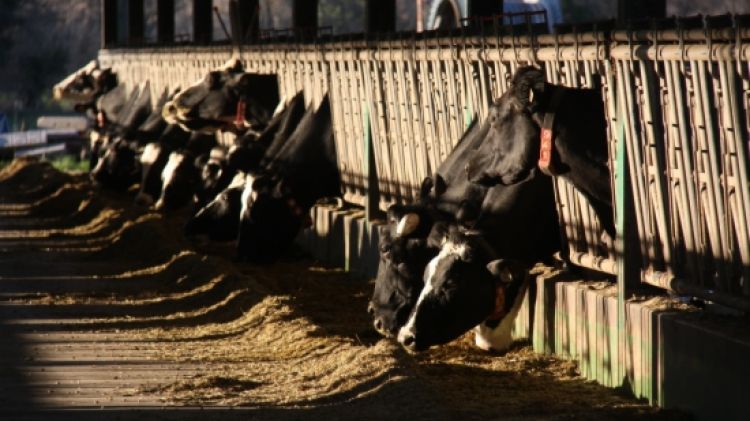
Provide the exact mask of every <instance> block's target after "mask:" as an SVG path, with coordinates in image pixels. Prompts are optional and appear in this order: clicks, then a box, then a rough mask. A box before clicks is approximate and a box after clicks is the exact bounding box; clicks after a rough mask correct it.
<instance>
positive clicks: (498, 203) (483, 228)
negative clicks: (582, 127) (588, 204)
mask: <svg viewBox="0 0 750 421" xmlns="http://www.w3.org/2000/svg"><path fill="white" fill-rule="evenodd" d="M557 221H558V218H557V214H556V210H555V203H554V194H553V190H552V183H551V179H550V178H549V177H544V176H543V175H541V174H540V173H539V171H536V170H535V171H534V174H533V175H532V177H530V178H528V179H527V180H524V181H522V182H520V183H517V184H514V185H511V186H503V185H497V186H494V187H492V188H490V189H489V191H488V192H487V195H486V196H485V198H484V201H483V203H482V205H481V210H480V217H479V218H478V219H477V221H476V222H475V224H474V225H473V227H472V228H471V229H470V230H467V229H466V228H465V227H463V226H458V225H451V226H453V227H454V228H453V229H451V230H440V227H441V225H436V226H435V227H434V229H433V230H432V231H431V234H430V238H429V240H428V245H429V246H432V247H437V248H439V249H440V251H439V253H438V254H437V256H435V257H434V259H433V260H432V261H430V263H429V264H428V265H427V267H426V268H425V271H424V277H423V280H424V285H423V289H422V291H421V292H420V295H419V297H418V299H417V302H416V304H415V305H414V308H413V309H412V312H411V314H410V316H409V320H408V321H407V323H406V325H404V326H403V327H402V328H401V329H400V330H399V333H398V339H399V342H401V343H402V344H403V345H404V346H405V347H407V348H408V349H410V350H414V351H418V350H423V349H426V348H428V347H430V346H432V345H438V344H442V343H445V342H447V341H449V340H452V339H455V338H456V337H458V336H459V335H460V334H463V333H464V332H466V331H467V330H469V329H470V328H472V327H474V326H476V325H477V324H479V323H480V322H481V321H482V320H485V319H490V318H491V315H492V312H491V311H487V310H488V308H489V307H488V306H482V305H481V302H492V301H493V300H495V299H496V294H495V293H492V291H496V290H498V289H499V287H500V286H501V285H499V284H498V285H495V287H496V288H495V290H491V291H490V293H489V295H487V294H488V293H487V291H488V289H487V283H486V282H484V281H482V282H479V281H477V279H480V278H484V279H494V278H491V277H489V275H488V274H487V273H486V272H487V270H488V268H487V265H488V264H489V263H490V262H492V261H493V260H498V259H501V260H504V261H511V262H514V268H519V267H522V268H528V267H530V266H531V265H532V264H533V263H534V262H538V261H544V260H548V259H549V258H550V257H551V256H552V254H554V253H555V252H556V251H558V250H559V246H560V243H559V226H558V222H557ZM468 233H470V234H468ZM506 295H507V294H506ZM480 296H481V297H482V298H481V300H478V301H476V300H475V301H474V302H472V300H473V299H474V298H476V297H480ZM467 302H468V303H469V304H468V305H469V306H471V305H472V304H474V305H476V306H475V307H473V308H472V310H471V311H469V312H466V313H462V312H456V310H457V309H458V308H462V306H464V305H467V304H466V303H467ZM513 310H514V311H517V308H515V307H513ZM508 314H509V315H510V316H508V317H512V316H513V315H514V314H515V313H513V312H512V311H511V312H509V313H508ZM480 316H481V317H480ZM501 322H502V323H504V324H503V327H507V325H508V323H512V320H510V321H507V322H506V321H504V319H502V320H501ZM501 336H502V335H501ZM479 342H481V341H479ZM479 342H478V344H480V343H479ZM480 345H481V344H480ZM492 348H493V349H495V350H497V351H502V350H504V349H505V348H504V347H502V346H500V345H493V346H492Z"/></svg>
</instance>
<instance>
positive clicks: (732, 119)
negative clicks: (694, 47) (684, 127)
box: [719, 62, 750, 295]
mask: <svg viewBox="0 0 750 421" xmlns="http://www.w3.org/2000/svg"><path fill="white" fill-rule="evenodd" d="M731 74H733V73H732V70H731V69H730V68H729V66H728V63H726V62H720V63H719V75H720V78H721V79H720V80H721V85H722V87H723V89H722V92H723V93H724V95H723V96H722V108H723V110H724V112H722V122H723V124H722V126H723V127H722V129H723V130H722V133H723V135H724V138H725V139H726V146H725V148H726V155H725V158H724V160H725V168H724V171H729V172H730V175H729V176H728V177H727V181H728V184H729V186H725V188H726V189H727V193H726V194H727V195H728V196H729V197H728V201H729V203H730V204H731V206H732V207H731V211H732V213H731V214H732V216H733V220H734V229H735V230H736V238H737V247H738V248H739V253H740V258H741V260H742V269H741V272H742V276H743V281H744V282H743V285H742V291H743V293H744V294H745V295H750V231H749V230H748V225H749V224H750V179H749V178H748V164H750V162H749V161H748V155H747V154H748V153H750V151H748V146H749V142H748V140H749V139H748V134H747V132H746V131H745V130H743V129H742V123H741V120H740V115H739V114H740V112H741V110H742V107H741V105H740V104H738V101H737V97H738V93H737V90H736V82H735V80H734V78H733V77H730V75H731ZM745 86H747V83H746V82H745ZM745 118H746V119H747V118H750V115H746V116H745ZM726 164H728V165H726Z"/></svg>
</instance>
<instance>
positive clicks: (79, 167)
mask: <svg viewBox="0 0 750 421" xmlns="http://www.w3.org/2000/svg"><path fill="white" fill-rule="evenodd" d="M49 163H50V164H52V166H53V167H55V168H57V169H58V170H60V171H63V172H69V173H76V172H88V171H89V161H88V160H86V159H78V158H77V157H75V156H73V155H62V156H60V157H56V158H52V159H50V160H49Z"/></svg>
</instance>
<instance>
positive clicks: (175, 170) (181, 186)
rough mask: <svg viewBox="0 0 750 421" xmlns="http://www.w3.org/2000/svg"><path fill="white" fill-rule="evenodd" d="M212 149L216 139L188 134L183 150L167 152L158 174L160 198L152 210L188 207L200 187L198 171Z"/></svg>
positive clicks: (199, 173) (205, 134)
mask: <svg viewBox="0 0 750 421" xmlns="http://www.w3.org/2000/svg"><path fill="white" fill-rule="evenodd" d="M214 147H216V135H215V134H213V133H212V134H208V133H202V132H192V133H191V134H190V137H189V139H188V142H187V144H186V145H185V146H183V147H182V148H180V149H177V150H174V151H172V152H170V154H169V158H168V159H167V163H166V164H165V165H164V169H163V170H162V172H161V181H162V183H161V194H160V196H159V199H158V200H157V201H156V204H155V205H154V208H155V209H156V210H176V209H179V208H182V207H184V206H187V205H189V204H190V203H192V201H193V198H194V196H195V194H196V192H197V191H198V190H199V188H200V184H201V169H202V168H203V166H204V165H205V164H206V162H207V160H208V157H209V154H210V152H211V150H212V149H213V148H214Z"/></svg>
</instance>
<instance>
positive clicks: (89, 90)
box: [52, 60, 117, 111]
mask: <svg viewBox="0 0 750 421" xmlns="http://www.w3.org/2000/svg"><path fill="white" fill-rule="evenodd" d="M116 85H117V76H116V75H115V74H114V73H113V72H112V69H110V68H106V69H102V68H100V67H99V63H98V62H97V61H96V60H92V61H90V62H89V63H88V64H87V65H86V66H84V67H82V68H81V69H79V70H78V71H76V72H75V73H73V74H71V75H70V76H68V77H67V78H65V79H64V80H62V81H61V82H59V83H58V84H56V85H55V86H54V87H53V88H52V95H53V97H54V98H55V99H56V100H58V101H60V100H70V101H74V102H75V103H76V109H77V110H78V111H85V110H86V109H87V108H89V107H91V106H92V105H93V103H94V100H95V99H96V98H97V97H98V96H99V95H102V94H103V93H105V92H107V91H109V90H111V89H112V88H114V87H115V86H116Z"/></svg>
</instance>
